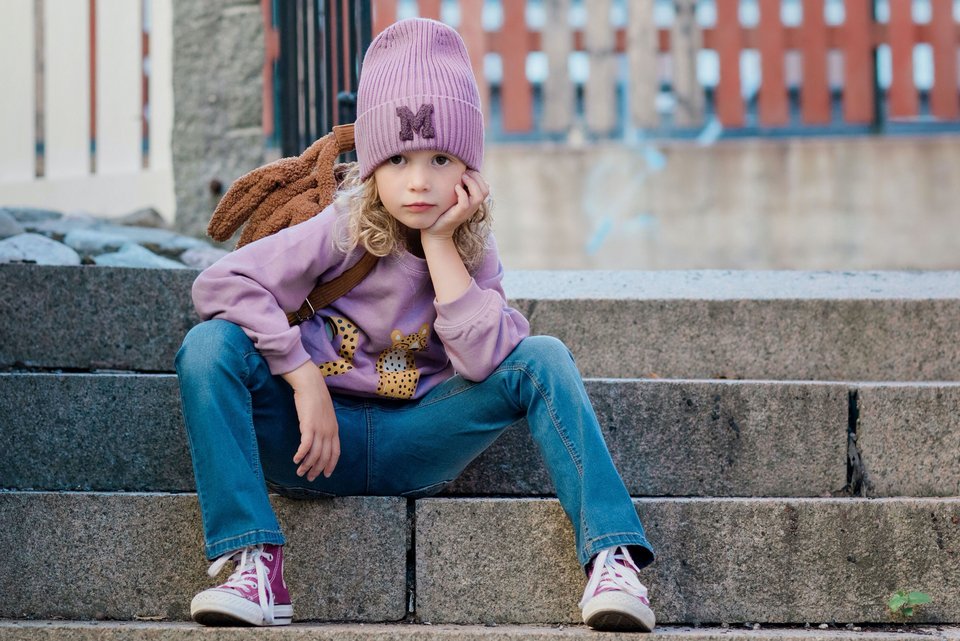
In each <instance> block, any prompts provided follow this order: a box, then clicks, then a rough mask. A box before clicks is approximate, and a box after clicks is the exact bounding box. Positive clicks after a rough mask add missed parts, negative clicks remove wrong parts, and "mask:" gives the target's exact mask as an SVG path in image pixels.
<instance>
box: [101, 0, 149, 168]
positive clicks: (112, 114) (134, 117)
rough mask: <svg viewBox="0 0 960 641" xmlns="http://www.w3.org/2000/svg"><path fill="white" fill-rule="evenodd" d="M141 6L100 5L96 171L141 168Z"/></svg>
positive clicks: (107, 0) (119, 0) (121, 1)
mask: <svg viewBox="0 0 960 641" xmlns="http://www.w3.org/2000/svg"><path fill="white" fill-rule="evenodd" d="M141 38H142V28H141V22H140V3H139V2H132V1H131V0H98V2H97V60H96V64H97V104H96V109H97V134H96V139H97V173H101V174H102V173H109V172H133V171H139V170H140V167H141V165H142V161H141V158H142V154H143V151H142V148H141V145H142V142H141V141H142V132H143V129H142V120H141V118H142V114H141V108H142V96H141V90H140V87H141V86H142V76H141V73H142V69H141V60H142V55H141V47H142V43H141Z"/></svg>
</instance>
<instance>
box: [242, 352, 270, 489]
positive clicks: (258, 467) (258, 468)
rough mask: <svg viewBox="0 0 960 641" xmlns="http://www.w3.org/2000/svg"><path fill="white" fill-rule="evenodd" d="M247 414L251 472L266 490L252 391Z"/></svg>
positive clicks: (247, 366) (248, 371)
mask: <svg viewBox="0 0 960 641" xmlns="http://www.w3.org/2000/svg"><path fill="white" fill-rule="evenodd" d="M249 355H250V354H247V355H246V356H244V357H243V365H244V367H245V368H246V373H245V375H244V377H243V382H244V386H245V387H247V391H248V392H249V391H250V387H249V386H248V379H249V378H250V365H249V363H247V356H249ZM247 416H249V417H250V422H249V428H250V432H251V434H253V450H252V451H251V452H250V454H251V457H252V459H253V462H254V466H253V472H254V474H255V475H256V477H257V479H258V480H259V481H260V482H261V483H263V484H264V491H266V483H267V481H266V478H265V477H264V475H263V463H261V462H260V447H259V443H258V441H257V427H256V425H254V424H253V393H252V392H251V393H249V394H247Z"/></svg>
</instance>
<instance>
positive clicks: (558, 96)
mask: <svg viewBox="0 0 960 641" xmlns="http://www.w3.org/2000/svg"><path fill="white" fill-rule="evenodd" d="M544 5H545V6H544V10H545V13H546V19H545V20H544V25H543V36H542V38H543V39H542V42H543V53H544V54H545V55H546V56H547V77H546V79H545V80H544V82H543V128H544V130H545V131H567V130H569V129H570V127H572V126H573V108H574V94H573V79H572V78H570V52H571V51H572V50H573V31H572V29H571V28H570V0H546V2H545V3H544Z"/></svg>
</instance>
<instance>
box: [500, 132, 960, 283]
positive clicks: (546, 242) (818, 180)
mask: <svg viewBox="0 0 960 641" xmlns="http://www.w3.org/2000/svg"><path fill="white" fill-rule="evenodd" d="M958 167H960V136H956V135H954V136H942V137H928V138H919V137H915V138H894V137H855V138H826V139H823V138H821V139H783V140H771V139H759V140H732V141H724V142H720V143H718V144H715V145H711V146H708V147H701V146H698V145H696V144H695V143H679V142H673V143H663V144H661V145H659V146H658V147H653V146H651V147H645V146H638V147H635V148H630V147H627V146H625V145H622V144H613V143H610V144H604V145H596V146H587V147H584V148H580V149H574V148H570V147H564V146H555V145H537V146H533V145H529V144H524V145H502V144H501V145H488V146H487V155H486V159H485V175H486V177H487V179H488V180H489V181H490V183H491V185H492V189H493V194H494V196H495V198H496V203H497V206H496V209H495V220H496V222H495V229H496V232H497V240H498V242H499V245H500V250H501V254H502V255H503V257H504V263H505V264H506V266H507V267H508V268H514V269H544V268H547V269H559V268H563V269H582V268H604V269H841V270H845V269H957V268H960V252H958V251H957V244H956V238H957V237H958V236H960V181H957V180H956V179H955V176H956V172H957V168H958Z"/></svg>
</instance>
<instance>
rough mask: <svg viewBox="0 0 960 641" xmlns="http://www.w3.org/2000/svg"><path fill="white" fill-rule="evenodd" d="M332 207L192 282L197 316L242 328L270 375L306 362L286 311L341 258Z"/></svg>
mask: <svg viewBox="0 0 960 641" xmlns="http://www.w3.org/2000/svg"><path fill="white" fill-rule="evenodd" d="M331 207H332V206H331ZM331 207H328V208H327V210H325V211H324V212H322V213H320V214H318V215H316V216H314V217H313V218H311V219H309V220H307V221H305V222H303V223H300V224H299V225H295V226H293V227H288V228H287V229H284V230H281V231H279V232H277V233H276V234H272V235H270V236H267V237H266V238H261V239H260V240H257V241H254V242H252V243H250V244H248V245H245V246H243V247H241V248H240V249H238V250H236V251H234V252H231V253H230V254H227V255H226V256H224V257H223V258H221V259H220V260H218V261H217V262H216V263H214V264H213V265H211V266H210V267H208V268H207V269H206V270H204V271H203V272H201V273H200V275H199V276H198V277H197V279H196V281H194V283H193V290H192V295H193V304H194V306H195V307H196V309H197V313H198V314H199V315H200V317H201V318H202V319H204V320H208V319H211V318H220V319H223V320H228V321H231V322H233V323H236V324H237V325H239V326H240V327H241V328H243V331H244V332H245V333H246V334H247V336H249V337H250V340H252V341H253V344H254V346H255V347H256V348H257V350H258V351H259V352H260V353H261V354H263V356H264V358H266V360H267V363H268V365H269V366H270V372H271V373H272V374H285V373H287V372H289V371H292V370H294V369H296V368H297V367H299V366H300V365H302V364H303V363H305V362H307V361H308V360H310V356H309V354H308V353H307V351H306V349H304V347H303V343H302V342H301V340H300V328H299V327H297V326H295V327H290V325H289V324H288V322H287V315H286V312H285V311H284V310H295V309H299V308H300V305H301V304H303V301H304V300H305V299H306V297H307V295H308V294H309V293H310V291H311V290H313V288H314V286H315V285H316V283H317V280H318V279H320V278H321V277H322V276H323V275H324V273H325V272H326V271H328V270H329V269H331V268H332V267H335V266H338V265H340V264H342V262H343V259H344V255H343V253H342V252H340V251H339V250H336V249H335V247H334V243H333V242H332V231H331V230H332V229H333V228H334V225H335V223H336V220H335V219H336V217H337V216H336V214H335V212H334V211H333V210H332V209H331Z"/></svg>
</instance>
